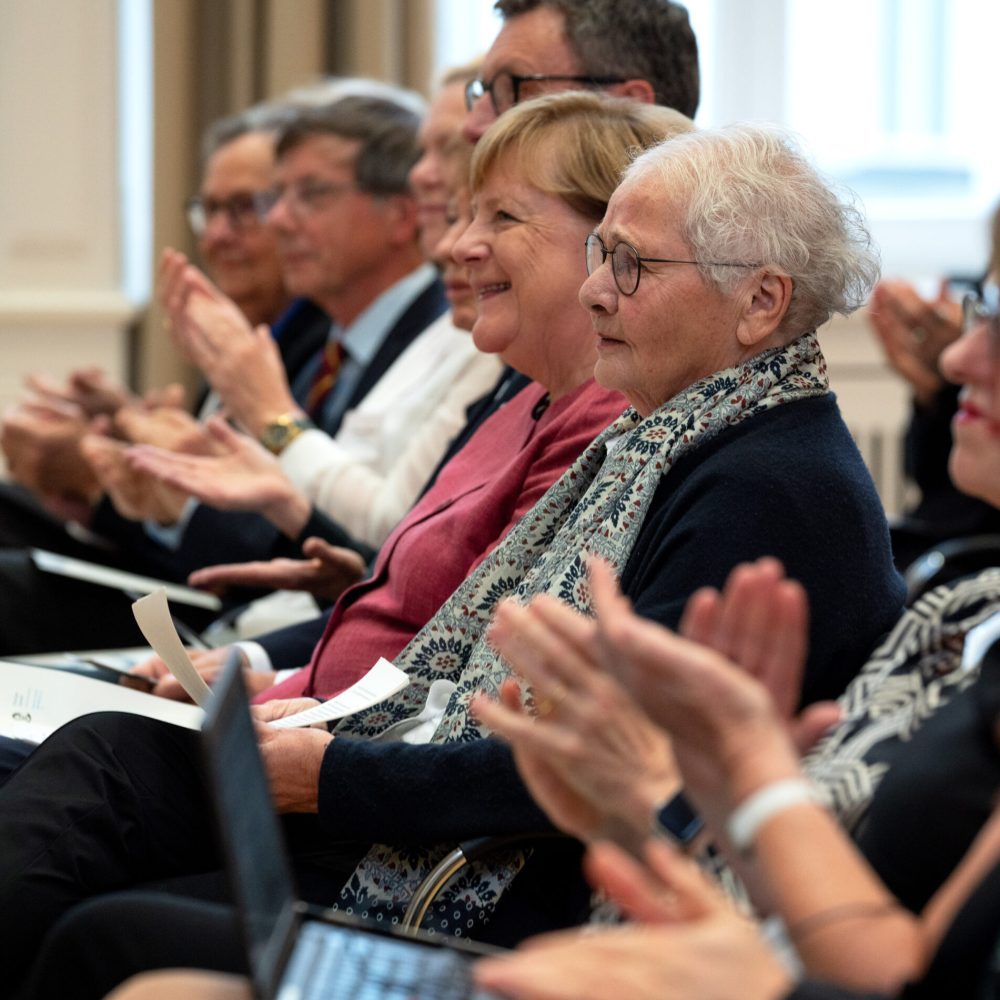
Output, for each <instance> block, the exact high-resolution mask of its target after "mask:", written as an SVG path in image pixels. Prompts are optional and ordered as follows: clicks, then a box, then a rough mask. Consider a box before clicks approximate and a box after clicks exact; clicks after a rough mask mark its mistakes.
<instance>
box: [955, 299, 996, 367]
mask: <svg viewBox="0 0 1000 1000" xmlns="http://www.w3.org/2000/svg"><path fill="white" fill-rule="evenodd" d="M980 323H986V324H987V325H988V327H989V332H990V343H991V346H992V348H993V351H994V352H998V351H1000V286H998V285H983V290H982V293H978V292H969V293H968V294H967V295H965V296H964V297H963V298H962V333H968V332H969V331H970V330H971V329H972V328H973V327H976V326H978V325H979V324H980Z"/></svg>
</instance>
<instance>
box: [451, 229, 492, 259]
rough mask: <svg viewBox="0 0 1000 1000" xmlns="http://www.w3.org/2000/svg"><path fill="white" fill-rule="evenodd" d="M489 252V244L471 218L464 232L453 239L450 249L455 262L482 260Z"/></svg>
mask: <svg viewBox="0 0 1000 1000" xmlns="http://www.w3.org/2000/svg"><path fill="white" fill-rule="evenodd" d="M489 252H490V248H489V244H488V243H487V241H486V240H485V239H484V238H483V235H482V233H481V231H480V227H479V226H478V225H477V224H476V222H475V220H473V221H472V222H471V223H469V226H468V228H467V229H466V230H465V232H464V233H462V235H461V236H460V237H459V238H458V239H457V240H456V241H455V245H454V246H453V247H452V249H451V259H452V260H453V261H455V263H456V264H475V263H476V262H478V261H482V260H484V259H485V258H486V257H487V256H488V255H489Z"/></svg>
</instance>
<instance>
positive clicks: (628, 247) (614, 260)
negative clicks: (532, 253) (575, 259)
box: [584, 233, 759, 295]
mask: <svg viewBox="0 0 1000 1000" xmlns="http://www.w3.org/2000/svg"><path fill="white" fill-rule="evenodd" d="M584 246H585V247H586V250H587V274H588V275H591V274H593V273H594V272H595V271H596V270H597V269H598V268H599V267H601V266H602V265H603V264H604V262H605V261H606V260H607V259H608V257H610V258H611V274H612V275H613V276H614V279H615V284H616V285H617V286H618V291H619V292H621V293H622V295H635V293H636V291H637V290H638V288H639V278H640V277H641V275H642V265H643V264H694V265H695V266H696V267H750V268H753V267H758V266H759V265H757V264H737V263H734V262H731V261H703V260H674V259H672V258H670V257H640V256H639V251H638V250H636V248H635V247H634V246H632V244H631V243H626V242H625V241H624V240H619V241H618V242H617V243H616V244H615V246H614V249H613V250H609V249H608V248H607V247H606V246H605V245H604V240H602V239H601V237H600V236H598V235H597V233H591V234H590V235H589V236H588V237H587V241H586V243H585V244H584Z"/></svg>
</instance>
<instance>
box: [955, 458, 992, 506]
mask: <svg viewBox="0 0 1000 1000" xmlns="http://www.w3.org/2000/svg"><path fill="white" fill-rule="evenodd" d="M996 457H997V461H995V462H989V461H987V460H985V458H984V455H983V452H982V451H981V450H978V449H977V450H975V451H973V450H972V449H969V448H968V447H963V445H961V444H960V443H959V444H955V445H954V446H953V447H952V450H951V457H950V458H949V460H948V473H949V475H950V476H951V481H952V482H953V483H954V484H955V486H957V487H958V489H960V490H961V491H962V492H963V493H965V494H966V495H967V496H970V497H976V498H977V499H979V500H984V501H985V502H986V503H988V504H990V506H992V507H998V508H1000V456H996Z"/></svg>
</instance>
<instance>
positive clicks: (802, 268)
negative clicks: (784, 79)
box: [625, 125, 879, 334]
mask: <svg viewBox="0 0 1000 1000" xmlns="http://www.w3.org/2000/svg"><path fill="white" fill-rule="evenodd" d="M646 173H650V174H654V175H655V176H656V177H657V178H658V179H659V180H660V182H661V183H662V185H663V187H664V189H665V190H666V191H667V192H669V195H668V196H667V197H668V199H669V205H670V206H671V207H672V208H673V209H674V210H675V212H676V215H677V216H679V219H678V221H679V228H680V232H681V235H682V237H683V239H684V240H685V242H686V243H687V245H688V246H689V247H690V249H691V253H692V255H693V256H694V257H695V258H696V259H698V260H703V261H716V262H733V263H740V262H743V263H748V264H752V265H753V266H754V267H755V268H761V269H766V270H769V271H771V272H773V273H779V274H785V275H788V276H789V277H790V278H791V279H792V285H793V290H792V301H791V304H790V305H789V308H788V312H787V313H786V315H785V318H784V320H783V322H782V329H784V330H787V331H790V332H792V333H796V334H797V333H802V332H805V331H806V330H814V329H816V327H818V326H821V325H822V324H823V323H825V322H826V321H827V320H828V319H829V318H830V317H831V316H832V315H833V314H834V313H841V314H842V315H847V314H848V313H851V312H853V311H854V310H855V309H857V308H858V307H859V306H861V305H862V304H863V303H864V301H865V300H866V299H867V298H868V295H869V293H870V292H871V289H872V287H873V285H874V284H875V282H876V281H877V280H878V277H879V257H878V251H877V250H876V249H875V247H874V246H873V244H872V240H871V235H870V234H869V232H868V229H867V227H866V225H865V221H864V217H863V216H862V214H861V212H860V211H859V210H858V208H857V207H856V206H855V204H854V198H853V195H852V194H850V193H849V192H845V196H844V197H842V196H841V195H840V194H839V193H838V192H837V191H836V190H835V189H834V188H833V186H832V185H831V184H830V182H829V181H827V180H825V179H824V178H823V177H821V176H820V174H819V173H818V172H817V171H816V170H815V168H814V167H813V166H812V165H811V164H810V163H809V162H808V160H807V159H806V158H805V156H804V155H803V154H802V152H801V151H800V150H799V149H798V148H797V146H796V143H795V141H794V140H793V139H792V138H791V136H789V135H788V134H787V133H784V132H782V131H781V130H779V129H776V128H773V127H768V126H758V125H732V126H728V127H726V128H722V129H712V130H704V131H701V132H692V133H689V134H687V135H680V136H677V137H676V138H674V139H671V140H670V142H667V143H664V144H662V145H660V146H657V147H655V148H654V149H652V150H649V151H648V152H646V153H644V154H643V155H642V156H640V157H639V158H637V159H636V161H635V162H634V163H633V164H632V166H631V167H630V168H629V170H628V172H627V173H626V176H625V180H626V181H632V180H634V179H637V178H639V177H641V176H642V175H644V174H646ZM646 252H647V253H651V252H652V251H650V250H648V249H647V250H646ZM701 271H702V273H703V275H704V277H705V278H706V280H708V281H710V282H712V283H713V284H714V285H716V286H717V287H718V288H720V289H721V290H722V291H724V292H726V293H727V294H730V293H732V292H735V291H736V290H737V288H739V287H740V286H741V285H742V284H744V283H745V282H746V280H747V272H746V270H745V269H743V268H736V267H711V266H708V265H703V266H702V268H701Z"/></svg>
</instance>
